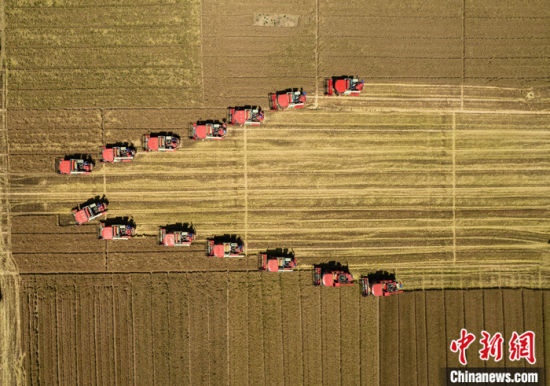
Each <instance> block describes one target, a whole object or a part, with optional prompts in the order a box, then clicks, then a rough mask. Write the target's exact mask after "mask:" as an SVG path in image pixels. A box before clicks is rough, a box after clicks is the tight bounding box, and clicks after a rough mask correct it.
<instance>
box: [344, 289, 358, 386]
mask: <svg viewBox="0 0 550 386" xmlns="http://www.w3.org/2000/svg"><path fill="white" fill-rule="evenodd" d="M361 300H362V299H361V296H360V294H359V289H358V288H357V286H351V287H343V288H341V289H340V367H341V377H342V378H341V382H342V385H360V384H361V350H360V347H361V346H360V343H361V329H360V324H361V320H360V317H359V314H360V311H361V309H360V301H361Z"/></svg>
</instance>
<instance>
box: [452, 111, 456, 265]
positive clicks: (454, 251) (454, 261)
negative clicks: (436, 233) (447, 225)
mask: <svg viewBox="0 0 550 386" xmlns="http://www.w3.org/2000/svg"><path fill="white" fill-rule="evenodd" d="M452 133H453V141H452V146H453V149H452V157H453V264H456V113H453V129H452Z"/></svg>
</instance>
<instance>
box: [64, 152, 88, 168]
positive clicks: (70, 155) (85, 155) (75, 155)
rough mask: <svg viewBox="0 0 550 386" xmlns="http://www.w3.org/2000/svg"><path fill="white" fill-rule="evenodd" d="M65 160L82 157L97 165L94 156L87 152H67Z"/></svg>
mask: <svg viewBox="0 0 550 386" xmlns="http://www.w3.org/2000/svg"><path fill="white" fill-rule="evenodd" d="M63 159H64V160H65V161H70V160H72V159H82V160H84V161H86V162H89V163H91V164H92V165H93V166H95V161H94V159H93V158H92V156H91V155H90V154H87V153H74V154H67V155H65V156H64V157H63Z"/></svg>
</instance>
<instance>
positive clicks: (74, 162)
mask: <svg viewBox="0 0 550 386" xmlns="http://www.w3.org/2000/svg"><path fill="white" fill-rule="evenodd" d="M93 169H94V163H93V162H92V161H91V160H86V159H81V158H78V159H77V158H69V159H64V158H56V160H55V171H56V172H57V173H58V174H67V175H78V174H90V173H91V172H92V170H93Z"/></svg>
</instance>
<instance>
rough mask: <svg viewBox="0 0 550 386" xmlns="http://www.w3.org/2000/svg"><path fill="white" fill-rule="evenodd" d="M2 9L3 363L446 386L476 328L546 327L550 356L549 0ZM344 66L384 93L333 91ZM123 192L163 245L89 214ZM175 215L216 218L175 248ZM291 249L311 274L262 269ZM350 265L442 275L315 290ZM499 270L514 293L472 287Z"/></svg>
mask: <svg viewBox="0 0 550 386" xmlns="http://www.w3.org/2000/svg"><path fill="white" fill-rule="evenodd" d="M1 13H2V17H3V19H2V23H1V24H2V25H1V27H2V58H3V59H4V61H3V63H4V67H3V71H2V85H3V87H2V89H3V93H2V110H1V117H2V133H3V134H2V137H1V138H0V140H1V143H0V145H1V148H2V149H3V150H2V152H1V157H2V162H1V164H2V193H3V195H2V197H3V200H2V207H3V211H2V222H1V223H2V248H3V250H4V251H5V254H3V257H2V267H0V268H1V270H2V272H3V274H2V281H0V286H1V287H2V293H3V294H4V295H5V297H4V299H3V300H2V302H0V305H1V306H2V307H3V308H2V310H1V311H2V313H0V315H1V316H2V317H1V323H2V328H1V330H2V334H3V336H2V338H3V342H8V341H10V342H15V343H14V344H12V345H7V344H4V345H3V346H2V351H1V352H0V359H2V363H18V362H17V359H18V358H17V357H18V355H17V352H18V351H17V350H19V351H20V352H21V353H22V354H23V356H22V358H23V366H21V367H22V369H24V372H25V373H26V382H27V383H30V384H34V383H37V382H39V383H46V384H50V383H54V384H55V383H58V382H59V383H63V384H72V383H74V382H75V381H77V382H79V383H91V384H93V383H103V384H115V383H116V384H151V383H156V384H160V385H165V384H169V383H174V384H181V383H182V382H184V383H189V384H207V383H215V384H218V383H219V384H221V383H227V382H229V383H232V384H243V383H249V384H263V383H277V384H280V383H286V384H299V383H304V384H320V383H325V384H365V383H368V384H380V385H382V384H383V385H386V384H397V383H401V384H419V385H422V384H426V383H430V384H439V382H440V380H441V368H442V367H443V366H445V364H448V365H450V366H454V365H456V364H457V362H456V357H455V356H454V354H452V353H450V352H449V351H448V350H447V347H448V345H449V342H450V340H451V339H454V338H456V336H457V333H458V331H459V330H460V328H462V327H466V328H468V329H472V330H473V332H474V333H476V334H479V332H480V330H481V329H482V328H485V329H488V330H489V331H490V332H497V331H501V332H502V333H503V334H505V336H506V337H509V335H510V334H511V331H513V330H515V329H517V330H527V329H532V330H533V331H536V333H537V337H538V338H537V339H540V340H539V341H537V350H538V352H537V358H538V360H539V362H538V363H539V364H541V363H545V364H546V368H547V369H548V359H547V358H548V357H549V355H544V354H545V351H546V353H547V352H548V349H549V347H550V346H549V341H548V339H547V336H548V335H549V334H548V321H549V320H550V316H548V315H544V317H543V311H542V310H544V312H545V313H546V314H547V313H548V312H547V310H548V309H550V308H549V307H548V303H549V302H550V300H549V299H548V291H539V290H540V289H547V288H548V287H549V283H550V280H549V278H550V270H549V260H550V255H549V252H548V244H547V242H548V239H549V238H550V236H549V234H548V229H549V227H548V225H549V218H550V211H549V209H548V208H549V207H550V206H549V204H550V199H549V198H548V197H549V193H550V187H549V183H548V181H549V175H550V156H549V154H550V152H549V150H550V131H549V126H550V124H549V118H550V114H549V113H548V110H549V107H550V91H549V88H548V84H549V80H550V70H549V69H550V66H549V64H550V59H549V57H550V33H549V31H548V29H547V22H548V18H550V7H548V5H547V4H546V3H545V2H542V1H532V2H528V3H525V2H521V3H520V2H513V1H504V2H502V1H496V0H491V1H484V2H474V1H469V0H466V1H452V2H448V1H432V2H425V1H415V2H409V3H403V2H400V1H390V2H388V1H382V0H377V1H369V2H363V1H355V0H353V1H351V2H336V1H327V0H308V1H305V2H298V1H292V2H285V3H284V4H273V3H272V2H267V1H265V0H260V1H254V2H250V1H237V0H234V1H221V0H220V1H214V0H203V1H198V0H187V1H178V0H160V1H159V0H146V1H143V2H141V3H140V4H135V2H133V1H129V0H123V1H117V2H112V1H109V0H101V1H99V2H94V4H89V3H88V2H85V1H82V0H59V1H54V2H51V1H50V2H49V1H45V2H35V1H26V0H8V1H6V2H5V4H4V3H2V12H1ZM255 14H262V15H290V16H292V20H296V18H295V16H297V17H298V18H297V20H298V24H297V26H295V27H258V26H254V25H253V22H254V15H255ZM342 73H353V74H358V75H360V76H361V77H362V78H363V79H365V81H366V87H365V90H364V92H363V93H362V95H361V97H357V98H327V97H324V96H322V94H323V79H324V78H325V77H328V76H332V75H340V74H342ZM287 87H303V88H304V89H305V90H306V91H307V92H308V98H309V101H310V106H309V108H308V109H306V110H305V111H298V112H281V113H272V114H268V116H267V119H266V122H265V124H264V125H262V126H260V127H254V128H247V129H242V128H231V129H230V131H229V135H228V137H227V138H226V139H225V140H224V141H223V142H220V143H206V142H205V143H191V142H190V141H186V140H185V141H184V144H183V147H182V149H181V150H180V151H178V152H177V153H174V154H144V153H143V152H142V153H139V154H138V156H137V157H136V160H135V162H133V163H132V164H128V165H107V166H101V165H97V167H96V170H95V171H94V173H93V174H92V175H90V176H82V177H69V178H67V177H63V176H59V175H56V174H55V173H54V171H53V165H54V158H55V157H58V156H63V155H65V154H69V153H89V154H92V155H93V156H94V157H95V158H96V159H97V158H98V155H99V149H100V147H101V146H102V145H103V144H105V143H111V142H117V141H130V142H134V143H135V144H137V145H139V143H140V139H141V136H142V135H143V134H145V133H148V132H158V131H173V132H175V133H177V134H179V135H181V136H182V137H186V136H187V134H188V128H189V126H190V123H191V122H193V121H195V120H197V119H216V118H223V117H224V116H225V114H226V107H227V106H229V105H239V104H260V105H262V106H264V107H266V105H267V97H266V96H267V94H268V93H269V92H272V91H274V90H277V89H284V88H287ZM103 194H105V195H106V196H107V198H108V199H109V200H110V205H109V217H116V216H128V215H129V216H133V218H134V220H135V221H136V223H137V224H138V232H139V233H140V235H141V237H139V238H138V239H136V240H132V241H129V242H121V243H116V242H115V243H107V242H103V241H100V240H97V227H96V225H95V224H94V225H85V226H80V227H74V226H72V225H71V215H70V208H72V207H73V206H75V205H76V204H78V203H80V202H83V201H86V200H87V199H89V198H90V197H93V196H96V195H103ZM175 222H192V223H193V224H194V225H195V226H196V227H197V230H198V235H199V236H198V241H197V243H196V244H195V245H194V246H193V247H191V248H189V249H186V250H184V251H182V250H176V251H174V250H168V249H166V248H161V247H159V246H158V245H157V240H156V234H157V230H158V226H159V225H165V224H169V223H175ZM225 233H233V234H239V235H241V236H242V237H243V238H244V240H245V242H246V244H247V251H248V254H249V257H247V258H243V259H235V260H231V261H225V260H213V259H207V258H206V257H205V256H204V254H205V246H204V241H205V239H206V238H207V237H209V236H212V235H217V234H225ZM276 247H291V248H294V250H295V252H296V254H297V257H298V259H299V264H300V265H299V272H295V273H292V274H290V275H283V276H281V277H279V276H277V275H267V274H260V273H258V272H256V270H257V257H256V254H257V252H259V251H260V250H263V249H265V248H276ZM10 257H12V259H10ZM331 260H339V261H341V262H342V263H347V264H349V266H350V268H351V270H352V272H353V273H355V274H361V273H367V272H371V271H372V270H379V269H384V270H389V271H393V272H395V273H396V274H397V276H398V277H399V278H400V279H402V280H403V281H404V282H405V285H406V287H407V288H408V289H410V290H415V289H418V290H421V289H433V291H427V292H420V291H418V292H407V293H405V294H402V295H400V296H399V297H395V298H390V299H382V300H380V301H377V300H373V299H362V298H360V296H359V292H358V291H359V290H358V288H356V287H355V288H345V289H342V290H340V291H338V290H336V291H335V290H331V289H318V288H314V287H312V286H311V272H310V270H311V267H312V265H313V264H315V263H320V262H326V261H331ZM18 274H19V275H20V276H21V278H20V280H21V287H22V288H21V290H20V298H17V296H16V293H17V291H18V289H17V285H16V284H12V283H17V280H18V276H17V275H18ZM6 287H10V291H5V290H4V289H3V288H6ZM480 287H481V288H491V287H496V288H500V287H510V288H512V289H484V290H480V289H475V290H462V289H469V288H480ZM444 288H445V290H442V289H444ZM449 288H453V289H452V290H451V289H449ZM520 288H524V289H520ZM19 301H20V302H21V306H20V307H19V306H18V302H19ZM18 309H19V311H17V310H18ZM518 310H520V311H518ZM17 316H20V320H17V319H18V318H17ZM543 323H546V328H544V327H543ZM13 325H15V326H20V327H14V328H6V326H13ZM14 331H15V334H16V335H17V334H19V331H20V332H21V334H20V335H21V336H22V340H21V341H17V340H16V339H8V338H7V337H8V335H9V334H11V335H12V336H13V334H14ZM6 334H8V335H6ZM543 337H546V340H544V339H543ZM20 342H22V344H21V347H17V344H16V343H20ZM473 354H475V351H473V352H472V354H471V357H470V355H469V358H468V359H469V360H471V363H474V364H477V365H478V367H479V365H481V366H483V365H484V363H482V362H480V363H476V356H475V355H473ZM545 357H546V359H545ZM512 365H514V364H512V363H509V362H507V363H506V366H510V367H511V366H512ZM3 369H4V372H3V373H2V377H3V378H2V379H4V380H6V379H7V380H10V379H12V378H10V377H19V378H20V377H21V374H20V373H18V372H17V371H16V370H14V368H13V365H12V366H3ZM6 369H7V370H6ZM2 379H0V383H2V382H1V381H2ZM4 383H11V382H4Z"/></svg>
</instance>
